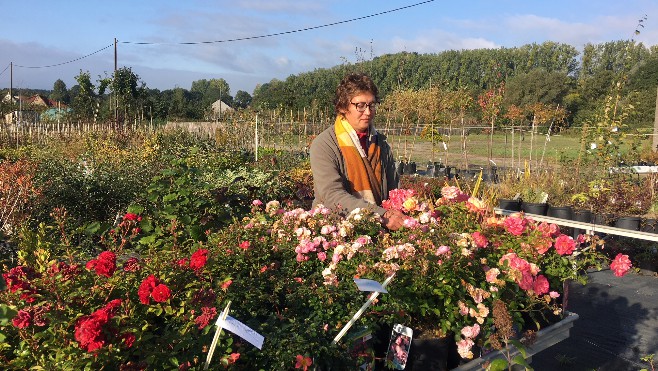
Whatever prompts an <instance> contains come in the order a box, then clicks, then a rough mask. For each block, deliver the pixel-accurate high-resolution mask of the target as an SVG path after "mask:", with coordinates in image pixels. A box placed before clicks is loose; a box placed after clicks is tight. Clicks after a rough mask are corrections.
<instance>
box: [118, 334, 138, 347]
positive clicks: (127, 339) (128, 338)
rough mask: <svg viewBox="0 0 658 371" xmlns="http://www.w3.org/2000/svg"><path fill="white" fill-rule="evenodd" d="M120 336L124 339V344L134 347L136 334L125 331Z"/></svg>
mask: <svg viewBox="0 0 658 371" xmlns="http://www.w3.org/2000/svg"><path fill="white" fill-rule="evenodd" d="M119 338H120V339H121V340H122V341H123V343H124V344H126V348H130V347H132V346H133V344H134V343H135V334H133V333H132V332H126V333H123V334H121V336H120V337H119Z"/></svg>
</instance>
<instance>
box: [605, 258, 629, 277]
mask: <svg viewBox="0 0 658 371" xmlns="http://www.w3.org/2000/svg"><path fill="white" fill-rule="evenodd" d="M631 266H632V264H631V260H630V259H629V258H628V255H624V254H621V253H619V254H617V256H615V258H614V259H613V261H612V263H610V269H612V271H613V272H614V273H615V276H617V277H622V276H623V275H625V274H626V273H627V272H628V271H629V270H630V269H631Z"/></svg>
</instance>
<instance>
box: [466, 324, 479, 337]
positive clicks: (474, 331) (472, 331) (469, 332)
mask: <svg viewBox="0 0 658 371" xmlns="http://www.w3.org/2000/svg"><path fill="white" fill-rule="evenodd" d="M479 334H480V325H478V324H477V323H476V324H475V325H473V326H466V327H464V328H463V329H462V335H464V336H465V337H467V338H469V339H475V338H476V337H477V336H478V335H479Z"/></svg>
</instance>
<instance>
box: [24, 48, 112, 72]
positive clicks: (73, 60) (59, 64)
mask: <svg viewBox="0 0 658 371" xmlns="http://www.w3.org/2000/svg"><path fill="white" fill-rule="evenodd" d="M111 46H114V43H112V44H110V45H108V46H106V47H104V48H102V49H98V50H96V51H95V52H93V53H89V54H87V55H85V56H83V57H80V58H76V59H72V60H70V61H67V62H62V63H57V64H51V65H48V66H21V65H18V64H15V65H14V67H21V68H49V67H57V66H61V65H63V64H68V63H73V62H76V61H79V60H81V59H84V58H87V57H90V56H92V55H94V54H96V53H100V52H102V51H103V50H105V49H107V48H109V47H111Z"/></svg>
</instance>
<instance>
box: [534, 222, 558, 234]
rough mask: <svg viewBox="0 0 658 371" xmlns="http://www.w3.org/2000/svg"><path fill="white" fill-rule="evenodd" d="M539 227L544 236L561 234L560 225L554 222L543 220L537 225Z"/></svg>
mask: <svg viewBox="0 0 658 371" xmlns="http://www.w3.org/2000/svg"><path fill="white" fill-rule="evenodd" d="M537 229H538V230H539V231H540V232H541V233H542V235H543V236H544V237H555V236H558V235H559V234H560V226H558V225H557V224H554V223H546V222H541V223H540V224H539V225H538V226H537Z"/></svg>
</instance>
